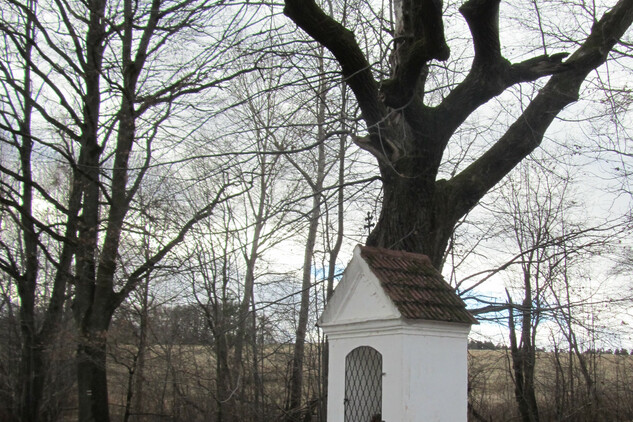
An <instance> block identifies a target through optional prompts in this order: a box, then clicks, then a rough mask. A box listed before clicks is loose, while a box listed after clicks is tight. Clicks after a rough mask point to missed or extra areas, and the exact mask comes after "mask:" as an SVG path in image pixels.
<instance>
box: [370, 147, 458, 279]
mask: <svg viewBox="0 0 633 422" xmlns="http://www.w3.org/2000/svg"><path fill="white" fill-rule="evenodd" d="M396 164H398V163H396ZM407 166H408V167H410V169H403V167H404V166H402V165H400V166H396V165H394V166H392V167H390V166H382V168H381V172H382V182H383V205H382V209H381V212H380V218H379V219H378V222H377V224H376V227H374V230H373V231H372V232H371V234H370V236H369V238H368V239H367V244H368V245H370V246H380V247H384V248H387V249H398V250H406V251H410V252H419V253H423V254H426V255H428V256H429V257H430V258H431V261H432V262H433V265H434V266H435V267H436V268H442V264H443V262H444V251H445V250H446V246H447V244H448V241H449V239H450V236H451V234H452V232H453V227H454V225H455V223H456V222H457V220H456V216H454V215H453V214H452V213H451V212H450V210H445V209H443V208H444V207H443V206H442V205H443V204H444V202H445V199H444V198H443V192H442V190H441V189H440V188H438V186H437V185H436V183H435V181H434V180H433V179H431V178H430V176H429V175H428V174H420V173H421V171H420V170H418V169H419V168H420V167H422V168H423V166H424V161H423V160H419V161H415V160H409V163H407Z"/></svg>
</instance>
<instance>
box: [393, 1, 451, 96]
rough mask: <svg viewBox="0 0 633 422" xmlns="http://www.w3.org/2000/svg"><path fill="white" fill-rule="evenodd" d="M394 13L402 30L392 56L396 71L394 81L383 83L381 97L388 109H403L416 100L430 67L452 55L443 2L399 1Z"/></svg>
mask: <svg viewBox="0 0 633 422" xmlns="http://www.w3.org/2000/svg"><path fill="white" fill-rule="evenodd" d="M394 9H395V13H396V23H397V25H398V26H397V28H396V34H395V40H394V42H395V46H394V51H393V53H392V56H391V61H392V70H393V71H392V76H391V79H389V80H386V81H383V83H382V86H381V94H382V97H383V101H384V102H385V104H386V105H387V106H389V107H392V108H401V107H404V106H405V105H406V104H408V103H409V102H410V101H411V99H412V98H413V96H414V94H415V92H416V89H415V88H416V86H417V85H418V83H419V82H420V80H421V78H420V76H421V74H423V73H426V66H427V63H428V62H430V61H431V60H441V61H444V60H447V59H448V57H449V53H450V52H449V49H448V46H447V45H446V41H445V38H444V24H443V22H442V2H441V1H440V0H421V1H413V0H398V1H395V2H394ZM423 76H424V75H423ZM422 79H423V78H422Z"/></svg>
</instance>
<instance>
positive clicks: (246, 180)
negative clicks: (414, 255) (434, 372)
mask: <svg viewBox="0 0 633 422" xmlns="http://www.w3.org/2000/svg"><path fill="white" fill-rule="evenodd" d="M1 1H2V12H1V14H0V30H1V33H2V48H1V49H0V51H1V52H0V54H1V55H2V58H1V60H0V80H1V81H2V96H1V106H0V113H1V118H0V151H1V156H0V157H1V158H0V189H1V191H0V229H1V232H0V234H1V238H0V277H1V279H0V281H1V283H0V286H1V295H2V296H1V299H0V317H1V318H2V327H1V329H2V339H3V341H2V346H0V353H2V359H1V360H0V372H1V373H2V377H1V378H2V380H3V381H2V385H1V386H0V409H1V412H3V413H2V414H0V416H2V417H3V418H6V419H8V420H20V421H34V420H64V419H70V420H72V419H79V420H82V421H92V420H94V421H109V420H111V419H119V418H122V419H124V420H158V419H160V418H165V419H170V420H181V419H183V420H184V419H190V420H222V421H233V420H234V421H238V420H253V421H267V420H281V419H283V420H288V421H306V420H324V418H325V416H324V406H325V397H326V394H327V390H326V386H327V377H326V374H327V347H326V342H325V339H324V338H322V336H321V334H320V333H319V331H318V330H316V328H315V326H314V323H315V321H316V318H317V317H318V315H319V313H320V311H321V310H322V309H323V306H324V304H325V303H326V302H327V299H328V298H329V296H330V295H331V294H332V291H333V288H334V286H335V284H336V280H337V279H338V277H340V274H341V272H342V270H343V269H344V266H345V264H346V262H347V259H348V257H349V252H350V251H351V249H352V246H353V245H354V244H355V243H365V242H368V243H369V244H373V245H377V246H383V247H389V248H396V249H406V250H410V251H415V252H423V253H426V254H428V255H429V256H430V257H431V258H432V260H433V262H434V265H436V266H437V267H438V268H439V269H442V270H443V272H444V274H445V276H446V278H447V280H449V281H450V282H451V283H452V284H453V285H454V286H455V287H456V289H457V290H458V292H459V293H460V294H461V295H462V296H463V297H464V298H465V299H466V300H467V301H468V303H469V304H470V306H471V308H472V309H473V312H474V313H476V314H477V316H478V317H479V318H480V319H481V320H482V321H490V322H491V323H494V324H497V325H498V326H501V325H503V326H505V327H507V330H504V331H503V337H504V338H505V339H506V341H507V344H508V354H507V355H504V356H506V357H507V359H508V361H507V362H508V364H507V365H506V366H505V367H504V370H505V371H507V373H510V374H512V375H511V379H512V383H513V390H512V391H513V394H512V395H511V396H507V397H506V396H504V403H506V404H508V403H509V404H508V406H509V408H510V409H512V410H511V413H507V410H504V411H503V412H506V413H505V414H516V415H518V416H519V417H520V418H521V419H522V420H525V421H535V420H541V419H542V420H583V419H582V418H585V419H584V420H597V419H595V418H596V417H598V416H599V415H602V416H604V417H606V416H605V415H607V413H605V408H606V406H607V403H609V406H612V405H613V402H611V401H607V400H605V395H607V394H610V393H611V390H608V391H607V390H605V389H601V387H600V384H599V383H600V382H601V381H600V377H599V376H598V373H599V372H600V371H603V370H604V369H601V368H603V367H601V366H600V365H599V364H600V363H601V362H602V361H600V359H598V358H597V357H596V356H599V355H598V354H592V353H585V352H586V351H587V350H596V349H598V348H601V347H608V346H603V345H607V344H611V343H610V342H612V343H613V345H614V347H618V348H622V345H621V344H618V342H619V341H620V340H621V339H624V340H626V339H627V337H626V336H629V337H628V339H629V340H630V335H631V333H630V331H627V330H629V328H628V324H630V323H631V321H630V319H629V317H630V315H626V313H627V312H630V311H627V309H629V308H628V307H630V303H631V287H630V284H627V283H626V280H627V278H626V277H627V275H628V274H630V268H631V262H633V261H631V253H630V244H629V243H628V237H627V235H628V234H629V232H630V223H631V214H630V203H629V200H630V194H631V189H630V185H629V180H630V178H629V176H630V173H629V169H630V168H629V162H630V158H631V153H630V139H631V138H630V105H631V98H632V97H631V91H630V88H629V87H628V86H627V82H626V81H627V78H630V71H629V69H630V68H631V63H630V60H631V45H632V44H631V41H630V30H629V29H628V28H629V26H630V25H631V21H633V5H632V4H631V2H630V1H628V0H621V1H619V2H612V3H610V4H591V5H589V4H587V3H584V2H578V3H569V2H550V3H547V4H541V3H537V2H533V3H530V4H525V5H521V6H519V5H513V4H506V3H501V2H499V1H491V0H469V1H467V2H446V3H445V4H443V5H442V4H441V3H440V2H435V1H428V2H420V4H419V5H418V4H417V3H416V4H414V3H413V2H406V1H394V2H393V3H391V2H380V1H378V2H371V1H337V2H333V1H331V2H321V3H316V2H314V1H304V2H298V1H293V0H287V1H286V2H285V4H284V5H276V4H251V3H239V2H215V1H207V0H184V1H172V0H169V1H166V0H151V1H150V0H147V1H145V0H143V1H140V2H132V1H130V0H124V1H123V2H110V1H107V0H91V1H88V2H84V3H81V2H80V3H72V2H70V3H69V2H65V1H49V2H36V1H26V2H25V1H22V0H20V1H14V0H1ZM282 6H283V7H282ZM283 14H285V15H286V16H283ZM518 17H520V18H518ZM573 103H575V104H573ZM570 104H572V105H570ZM557 116H558V117H557ZM530 154H531V155H530ZM605 216H606V217H605ZM614 333H615V334H618V335H620V336H622V337H621V338H615V339H614V338H613V337H612V335H613V334H614ZM484 341H489V340H486V339H484ZM495 341H497V340H495ZM543 347H547V349H548V350H549V351H551V352H552V353H553V356H554V360H555V365H554V368H555V369H554V374H555V379H556V383H555V385H554V389H555V391H556V394H555V397H556V400H557V401H556V406H554V407H548V405H547V404H544V403H543V402H542V400H541V398H542V396H544V395H545V396H547V395H548V394H549V393H544V390H543V386H544V385H545V384H544V381H543V379H544V378H542V377H544V376H545V375H544V374H543V373H542V372H539V365H540V363H539V359H540V358H539V356H540V355H539V348H543ZM599 361H600V362H599ZM618 362H619V361H618ZM618 365H620V366H618V371H616V373H617V376H618V377H619V378H618V381H617V382H616V385H621V386H625V385H627V384H626V383H627V382H628V381H630V378H629V376H630V375H629V373H628V372H627V371H628V369H626V368H628V367H627V366H626V365H630V364H629V363H627V362H624V363H621V364H620V363H618ZM622 368H624V369H622ZM473 371H474V372H473V374H480V373H483V372H477V371H476V370H473ZM484 372H485V371H484ZM473 376H474V375H473ZM480 377H481V375H480ZM473 379H474V378H473ZM477 379H481V378H477ZM618 383H622V384H618ZM629 384H630V383H629ZM477 391H480V390H477ZM621 393H622V394H623V397H624V398H627V397H629V396H628V395H627V394H630V392H629V391H627V390H626V388H624V391H621ZM484 396H485V394H484V395H482V396H481V397H484ZM552 397H553V396H552ZM497 399H498V398H494V399H491V400H492V402H483V401H482V400H483V399H480V397H475V396H473V397H472V400H471V415H470V417H471V418H473V419H474V420H477V419H479V420H490V419H491V418H492V419H494V420H498V419H495V417H499V416H498V415H500V414H504V413H503V412H499V411H498V409H499V408H498V406H497V407H495V406H493V405H492V404H490V403H493V402H494V400H497ZM579 400H580V401H582V402H583V403H588V405H587V407H586V409H585V410H584V411H583V412H582V413H579V412H576V411H573V410H574V406H575V403H578V401H579ZM624 402H626V401H623V403H624ZM629 402H630V401H629ZM552 408H553V409H555V411H550V409H552ZM541 409H547V410H541ZM617 411H618V412H620V413H618V414H617V418H622V419H617V418H616V419H609V420H626V418H630V417H631V413H630V412H631V409H628V408H626V407H622V408H618V410H617ZM486 412H487V413H486ZM495 412H498V413H495ZM609 415H612V413H609Z"/></svg>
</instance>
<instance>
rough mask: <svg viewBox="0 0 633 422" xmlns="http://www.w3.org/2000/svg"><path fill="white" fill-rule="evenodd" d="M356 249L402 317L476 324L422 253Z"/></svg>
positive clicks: (366, 247) (455, 294) (367, 248)
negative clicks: (359, 250)
mask: <svg viewBox="0 0 633 422" xmlns="http://www.w3.org/2000/svg"><path fill="white" fill-rule="evenodd" d="M360 249H361V256H362V257H363V259H364V260H365V262H367V264H368V265H369V268H370V269H371V271H372V272H373V273H374V275H375V276H376V277H377V278H378V280H379V281H380V284H381V286H382V288H383V289H384V291H385V293H386V294H387V296H389V298H390V299H391V300H392V301H393V303H394V304H395V305H396V307H397V308H398V311H400V313H401V314H402V316H403V317H404V318H408V319H425V320H433V321H448V322H461V323H468V324H478V322H477V320H476V319H475V318H474V317H473V316H472V315H471V314H470V312H468V311H467V310H466V305H465V304H464V302H463V301H462V300H461V298H460V297H459V296H458V295H457V293H455V290H454V289H453V288H452V287H451V286H450V285H449V284H448V283H447V282H446V281H444V279H443V278H442V275H441V274H440V273H439V272H438V271H437V270H436V269H435V268H434V267H433V265H432V264H431V260H430V259H429V258H428V257H427V256H426V255H422V254H416V253H410V252H404V251H394V250H390V249H382V248H375V247H370V246H360Z"/></svg>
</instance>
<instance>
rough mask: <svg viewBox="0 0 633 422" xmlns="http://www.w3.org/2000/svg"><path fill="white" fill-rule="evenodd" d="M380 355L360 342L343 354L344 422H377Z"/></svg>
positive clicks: (379, 399)
mask: <svg viewBox="0 0 633 422" xmlns="http://www.w3.org/2000/svg"><path fill="white" fill-rule="evenodd" d="M381 414H382V355H381V354H380V352H378V351H377V350H376V349H374V348H372V347H369V346H360V347H357V348H356V349H354V350H352V351H351V352H349V353H348V354H347V356H346V357H345V422H376V421H377V422H380V421H381V420H382V418H381Z"/></svg>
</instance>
